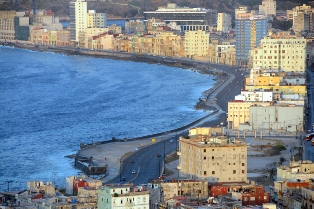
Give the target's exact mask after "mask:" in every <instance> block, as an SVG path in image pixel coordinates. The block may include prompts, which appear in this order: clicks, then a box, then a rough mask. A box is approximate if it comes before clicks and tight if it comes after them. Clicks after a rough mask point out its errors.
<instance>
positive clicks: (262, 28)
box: [235, 13, 268, 66]
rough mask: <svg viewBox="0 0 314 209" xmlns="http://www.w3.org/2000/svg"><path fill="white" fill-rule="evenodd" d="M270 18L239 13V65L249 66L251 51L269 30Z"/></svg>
mask: <svg viewBox="0 0 314 209" xmlns="http://www.w3.org/2000/svg"><path fill="white" fill-rule="evenodd" d="M267 22H268V20H267V17H266V16H264V15H255V14H253V13H239V14H238V16H237V19H236V20H235V33H236V59H237V65H238V66H247V65H248V62H249V51H250V50H251V49H253V48H255V47H257V46H258V45H259V44H260V40H261V39H262V38H264V37H265V36H266V34H267V30H268V24H267Z"/></svg>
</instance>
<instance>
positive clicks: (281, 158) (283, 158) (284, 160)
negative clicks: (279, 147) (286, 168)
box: [279, 156, 287, 165]
mask: <svg viewBox="0 0 314 209" xmlns="http://www.w3.org/2000/svg"><path fill="white" fill-rule="evenodd" d="M286 161H287V159H286V158H285V157H282V156H281V157H280V158H279V165H282V164H283V163H284V162H286Z"/></svg>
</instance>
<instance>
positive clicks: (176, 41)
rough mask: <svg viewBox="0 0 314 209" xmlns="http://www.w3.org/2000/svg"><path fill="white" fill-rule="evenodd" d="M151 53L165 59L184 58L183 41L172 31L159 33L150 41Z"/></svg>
mask: <svg viewBox="0 0 314 209" xmlns="http://www.w3.org/2000/svg"><path fill="white" fill-rule="evenodd" d="M152 44H153V45H152V49H153V50H152V53H153V54H156V55H159V56H166V57H184V56H186V55H185V53H186V51H185V50H183V49H184V40H183V39H182V37H181V36H178V35H176V34H175V33H173V32H172V31H159V33H158V34H156V35H155V37H153V39H152Z"/></svg>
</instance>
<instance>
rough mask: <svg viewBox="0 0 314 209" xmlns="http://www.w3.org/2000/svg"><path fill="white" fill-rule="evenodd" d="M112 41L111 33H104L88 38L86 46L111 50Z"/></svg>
mask: <svg viewBox="0 0 314 209" xmlns="http://www.w3.org/2000/svg"><path fill="white" fill-rule="evenodd" d="M113 41H114V35H113V34H107V33H104V34H100V35H98V36H94V37H93V38H92V39H91V40H89V41H88V46H91V47H90V48H92V49H102V50H113Z"/></svg>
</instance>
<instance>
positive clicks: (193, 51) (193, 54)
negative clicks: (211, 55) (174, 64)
mask: <svg viewBox="0 0 314 209" xmlns="http://www.w3.org/2000/svg"><path fill="white" fill-rule="evenodd" d="M184 42H185V54H186V57H187V58H192V59H197V60H205V59H208V46H209V33H207V32H206V31H202V30H198V31H189V30H187V31H185V35H184Z"/></svg>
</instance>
